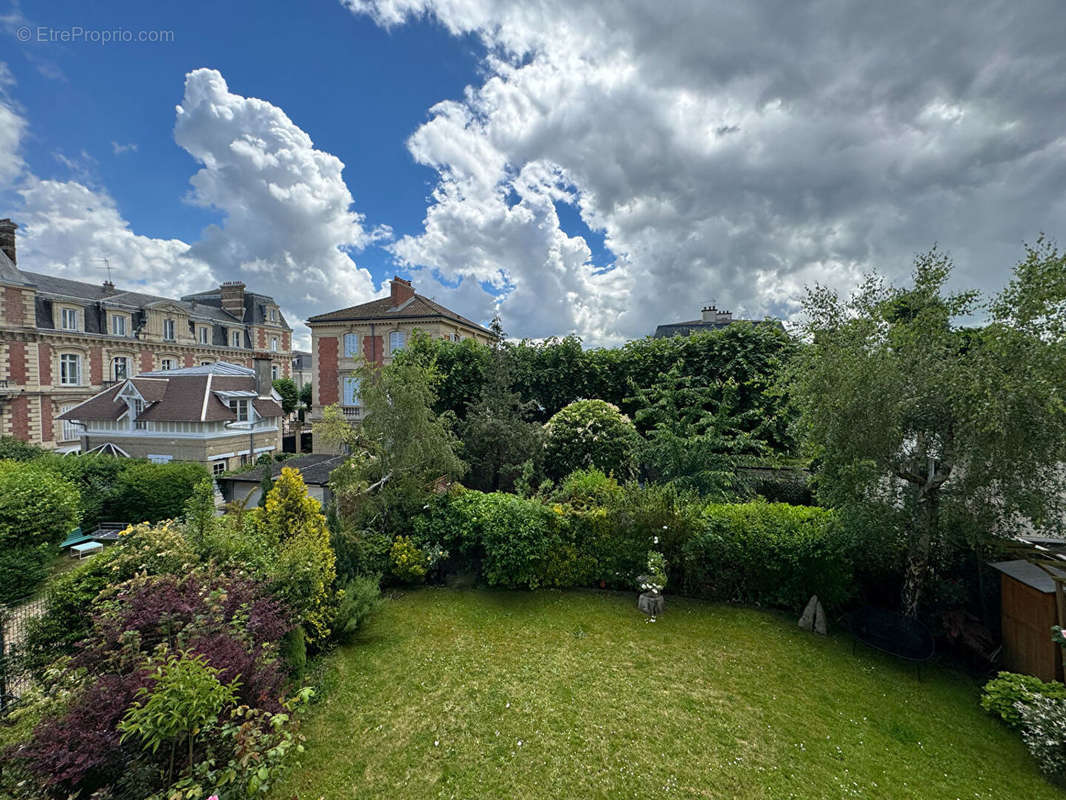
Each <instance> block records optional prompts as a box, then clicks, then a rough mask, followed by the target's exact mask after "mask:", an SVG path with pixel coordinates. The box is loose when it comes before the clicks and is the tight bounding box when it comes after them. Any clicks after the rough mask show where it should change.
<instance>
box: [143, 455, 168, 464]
mask: <svg viewBox="0 0 1066 800" xmlns="http://www.w3.org/2000/svg"><path fill="white" fill-rule="evenodd" d="M148 460H149V461H151V462H152V463H153V464H169V463H170V462H171V461H173V460H174V456H171V455H156V456H153V455H152V454H151V453H149V454H148Z"/></svg>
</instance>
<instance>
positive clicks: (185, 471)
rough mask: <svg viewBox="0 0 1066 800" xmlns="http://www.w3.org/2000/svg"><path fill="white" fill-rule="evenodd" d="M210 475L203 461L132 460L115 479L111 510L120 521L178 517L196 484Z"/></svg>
mask: <svg viewBox="0 0 1066 800" xmlns="http://www.w3.org/2000/svg"><path fill="white" fill-rule="evenodd" d="M210 477H211V476H210V475H209V474H208V472H207V469H206V468H205V467H204V466H203V465H202V464H193V463H191V462H184V461H173V462H171V463H169V464H152V463H149V462H147V461H135V462H131V463H129V465H128V466H127V467H126V468H125V469H123V470H122V472H121V473H120V474H119V475H118V477H117V478H116V480H115V484H114V491H113V495H112V498H111V503H110V509H109V511H110V513H111V515H112V516H114V517H116V518H117V519H116V521H121V522H130V523H137V522H159V521H160V520H164V519H177V518H178V517H180V516H181V515H182V512H183V511H184V509H185V501H186V500H188V499H189V497H191V496H192V493H193V491H194V490H195V489H196V484H198V483H199V482H200V481H202V480H204V479H205V478H210Z"/></svg>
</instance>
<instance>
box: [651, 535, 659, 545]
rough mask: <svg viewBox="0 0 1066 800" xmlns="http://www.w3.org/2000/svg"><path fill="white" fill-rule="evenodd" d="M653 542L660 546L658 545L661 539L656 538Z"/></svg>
mask: <svg viewBox="0 0 1066 800" xmlns="http://www.w3.org/2000/svg"><path fill="white" fill-rule="evenodd" d="M652 541H653V542H654V543H655V544H658V543H659V537H658V536H656V537H654V538H653V539H652Z"/></svg>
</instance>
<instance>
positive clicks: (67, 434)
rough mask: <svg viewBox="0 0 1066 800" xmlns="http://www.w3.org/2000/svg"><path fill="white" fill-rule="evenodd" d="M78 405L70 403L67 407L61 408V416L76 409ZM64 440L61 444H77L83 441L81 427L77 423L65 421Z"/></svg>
mask: <svg viewBox="0 0 1066 800" xmlns="http://www.w3.org/2000/svg"><path fill="white" fill-rule="evenodd" d="M76 405H78V404H77V403H68V404H67V405H65V406H60V407H59V413H60V414H66V413H67V412H68V411H70V409H72V408H74V407H75V406H76ZM62 435H63V438H62V439H60V440H59V441H61V442H76V441H78V440H79V439H81V425H79V424H78V423H76V422H72V421H71V420H69V419H65V420H63V434H62Z"/></svg>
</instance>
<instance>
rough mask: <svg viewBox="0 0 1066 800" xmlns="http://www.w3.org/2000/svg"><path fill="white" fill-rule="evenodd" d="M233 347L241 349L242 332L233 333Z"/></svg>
mask: <svg viewBox="0 0 1066 800" xmlns="http://www.w3.org/2000/svg"><path fill="white" fill-rule="evenodd" d="M233 346H234V347H240V346H241V332H240V331H234V332H233Z"/></svg>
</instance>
